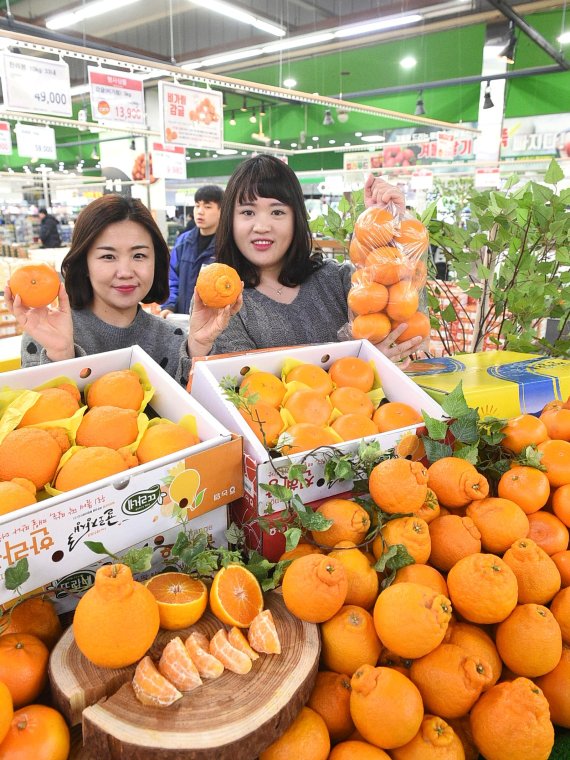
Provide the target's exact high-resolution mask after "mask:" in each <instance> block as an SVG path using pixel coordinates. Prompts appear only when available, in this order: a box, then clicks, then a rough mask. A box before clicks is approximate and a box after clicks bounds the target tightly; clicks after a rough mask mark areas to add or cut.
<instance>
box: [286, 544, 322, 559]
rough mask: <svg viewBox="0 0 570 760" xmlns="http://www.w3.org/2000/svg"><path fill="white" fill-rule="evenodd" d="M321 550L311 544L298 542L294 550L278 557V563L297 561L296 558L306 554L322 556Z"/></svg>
mask: <svg viewBox="0 0 570 760" xmlns="http://www.w3.org/2000/svg"><path fill="white" fill-rule="evenodd" d="M322 553H323V550H322V549H319V547H318V546H314V545H313V544H308V543H301V542H299V543H298V544H297V546H296V547H295V548H294V549H289V551H286V552H283V554H282V555H281V556H280V557H279V562H285V561H287V560H293V559H297V557H304V556H305V555H306V554H322Z"/></svg>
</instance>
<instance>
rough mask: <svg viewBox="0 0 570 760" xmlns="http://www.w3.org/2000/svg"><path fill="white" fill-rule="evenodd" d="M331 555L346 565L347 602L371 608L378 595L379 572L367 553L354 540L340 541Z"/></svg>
mask: <svg viewBox="0 0 570 760" xmlns="http://www.w3.org/2000/svg"><path fill="white" fill-rule="evenodd" d="M329 557H334V558H335V559H338V560H339V561H340V562H341V563H342V565H343V566H344V569H345V572H346V577H347V580H348V591H347V592H346V598H345V600H344V601H345V604H355V605H356V606H357V607H363V608H364V609H365V610H367V609H370V607H372V605H373V604H374V602H375V601H376V597H377V596H378V573H377V572H376V570H374V567H373V566H372V565H371V564H370V561H369V559H368V557H367V556H366V554H364V552H362V551H360V549H358V548H357V547H356V544H354V543H353V542H352V541H339V542H338V544H335V546H334V548H333V550H332V551H331V552H329Z"/></svg>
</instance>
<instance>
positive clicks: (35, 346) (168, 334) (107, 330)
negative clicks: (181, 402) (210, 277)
mask: <svg viewBox="0 0 570 760" xmlns="http://www.w3.org/2000/svg"><path fill="white" fill-rule="evenodd" d="M71 313H72V318H73V340H74V343H75V356H88V355H90V354H99V353H102V352H104V351H114V350H115V349H117V348H130V347H131V346H134V345H138V346H140V347H141V348H142V349H143V350H144V351H146V352H147V354H149V355H150V356H151V357H152V358H153V359H154V360H155V362H157V363H158V364H160V366H161V367H162V368H163V369H164V370H166V372H168V374H169V375H171V376H172V377H173V378H174V379H175V380H177V381H178V382H179V383H180V384H181V385H183V386H184V387H186V384H187V383H188V374H189V372H190V357H189V355H188V333H187V331H186V330H184V329H183V328H181V327H178V326H177V325H175V324H173V323H172V322H168V321H166V320H164V319H161V318H160V317H156V316H154V315H153V314H149V313H148V312H146V311H145V310H144V309H142V308H141V307H140V306H139V310H138V312H137V315H136V317H135V318H134V320H133V322H132V323H131V324H130V325H129V326H128V327H114V326H113V325H109V324H107V323H106V322H103V321H102V320H101V319H99V318H98V317H96V316H95V315H94V314H93V312H92V311H91V310H90V309H82V310H81V311H76V310H72V312H71ZM49 361H50V359H49V358H48V356H47V353H46V350H45V348H44V347H43V346H41V345H40V344H39V343H36V342H35V341H34V340H33V339H32V338H31V337H30V336H29V335H28V334H26V333H24V334H23V335H22V367H33V366H35V365H37V364H47V363H49Z"/></svg>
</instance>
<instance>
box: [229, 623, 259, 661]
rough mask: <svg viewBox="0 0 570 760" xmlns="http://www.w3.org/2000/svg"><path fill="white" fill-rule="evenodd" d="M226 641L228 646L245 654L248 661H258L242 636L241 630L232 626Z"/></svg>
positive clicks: (257, 657)
mask: <svg viewBox="0 0 570 760" xmlns="http://www.w3.org/2000/svg"><path fill="white" fill-rule="evenodd" d="M228 641H229V642H230V644H231V645H232V646H233V647H235V648H236V649H239V651H240V652H243V653H244V654H246V655H247V656H248V657H249V658H250V660H259V655H258V654H257V652H256V651H255V649H252V648H251V647H250V646H249V644H248V643H247V639H246V637H245V636H244V635H243V633H242V631H241V628H236V626H235V625H234V626H233V627H232V629H231V630H230V632H229V633H228Z"/></svg>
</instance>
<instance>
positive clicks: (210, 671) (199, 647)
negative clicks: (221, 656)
mask: <svg viewBox="0 0 570 760" xmlns="http://www.w3.org/2000/svg"><path fill="white" fill-rule="evenodd" d="M184 646H185V647H186V650H187V652H188V654H189V655H190V657H191V658H192V662H193V663H194V665H195V666H196V668H197V670H198V673H199V674H200V675H201V677H202V678H210V679H213V678H219V676H221V675H222V673H223V672H224V666H223V665H222V663H221V662H220V661H219V660H218V658H217V657H214V655H213V654H210V651H209V649H210V642H209V641H208V639H207V638H206V637H205V636H204V634H202V633H197V632H194V633H191V634H190V636H188V638H187V639H186V641H185V642H184Z"/></svg>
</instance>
